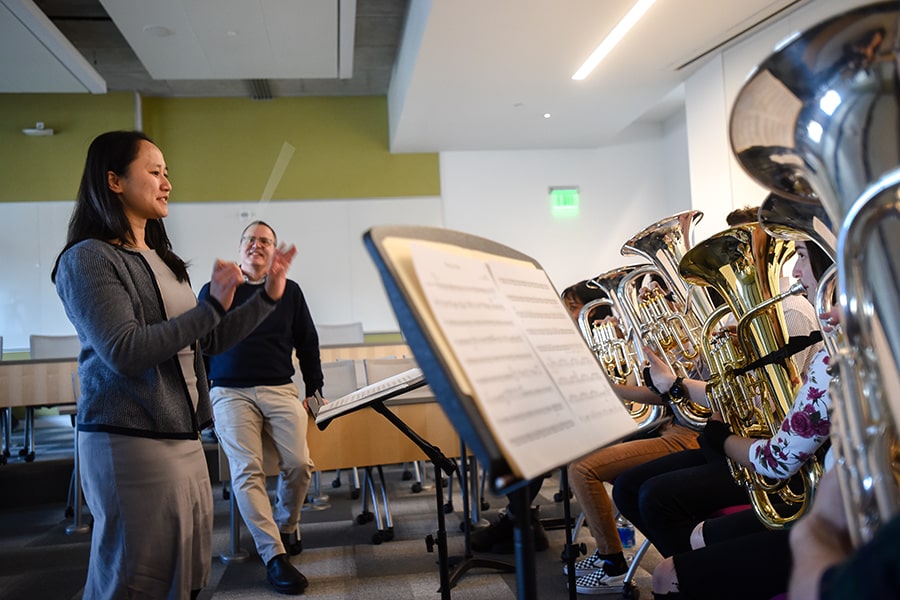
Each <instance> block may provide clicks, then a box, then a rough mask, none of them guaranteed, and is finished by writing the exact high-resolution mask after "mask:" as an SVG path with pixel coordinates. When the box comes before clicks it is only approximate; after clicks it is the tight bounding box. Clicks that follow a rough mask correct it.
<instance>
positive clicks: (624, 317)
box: [578, 265, 666, 432]
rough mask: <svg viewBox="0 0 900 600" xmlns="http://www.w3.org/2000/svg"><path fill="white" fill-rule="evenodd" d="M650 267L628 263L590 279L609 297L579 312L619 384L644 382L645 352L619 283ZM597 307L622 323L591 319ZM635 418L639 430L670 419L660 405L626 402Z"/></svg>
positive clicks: (594, 346)
mask: <svg viewBox="0 0 900 600" xmlns="http://www.w3.org/2000/svg"><path fill="white" fill-rule="evenodd" d="M645 268H650V266H649V265H643V266H636V265H631V266H625V267H619V268H618V269H613V270H611V271H608V272H606V273H601V274H600V275H597V276H596V277H594V278H593V279H589V280H588V281H587V282H586V285H587V286H588V287H590V288H593V289H596V290H599V291H600V292H602V293H603V294H604V296H605V297H603V298H597V299H594V300H591V301H590V302H588V303H586V304H585V305H584V307H583V308H582V309H581V312H580V313H579V315H578V326H579V329H580V330H581V334H582V336H584V338H585V340H586V341H587V342H588V345H589V346H590V348H591V351H592V352H593V353H594V355H595V356H596V357H597V360H598V361H600V364H601V365H602V366H603V368H604V370H605V371H606V373H607V375H608V376H609V378H610V380H611V381H612V382H613V383H616V384H620V385H621V384H626V383H629V382H631V383H633V384H634V385H644V379H643V374H642V372H641V365H642V364H643V362H644V352H643V348H642V347H641V339H640V331H639V330H638V329H637V328H635V326H634V325H633V323H632V321H631V320H630V318H629V315H628V312H627V311H626V310H625V309H624V307H623V304H622V302H623V299H622V297H621V296H620V294H619V284H620V283H621V282H622V281H623V280H624V279H625V278H626V277H628V276H629V275H630V274H631V273H633V272H635V271H637V270H644V269H645ZM597 306H608V307H609V308H610V311H611V313H612V316H613V317H615V318H616V320H617V321H618V326H616V325H614V324H612V323H610V322H605V323H599V322H591V317H590V315H591V313H592V311H593V309H594V308H596V307H597ZM625 406H626V408H628V412H629V413H630V414H631V417H632V418H633V419H634V420H635V421H637V423H638V430H639V431H642V432H645V431H652V430H653V429H655V428H657V427H659V426H660V425H662V423H663V420H664V419H665V418H666V411H665V407H663V406H661V405H657V404H640V403H636V402H627V401H626V402H625Z"/></svg>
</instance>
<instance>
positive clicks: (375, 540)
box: [372, 531, 384, 546]
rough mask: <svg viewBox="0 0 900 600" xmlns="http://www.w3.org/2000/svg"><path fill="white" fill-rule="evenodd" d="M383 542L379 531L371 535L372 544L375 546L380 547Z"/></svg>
mask: <svg viewBox="0 0 900 600" xmlns="http://www.w3.org/2000/svg"><path fill="white" fill-rule="evenodd" d="M383 541H384V539H382V537H381V532H380V531H379V532H377V533H373V534H372V543H373V544H375V545H376V546H378V545H380V544H381V542H383Z"/></svg>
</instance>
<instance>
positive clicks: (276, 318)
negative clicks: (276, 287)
mask: <svg viewBox="0 0 900 600" xmlns="http://www.w3.org/2000/svg"><path fill="white" fill-rule="evenodd" d="M257 290H258V286H257V285H252V284H245V285H242V286H239V287H238V288H237V291H236V292H235V294H234V302H233V303H232V305H231V309H230V310H234V309H235V308H236V307H238V306H240V305H241V304H243V303H244V302H246V301H247V300H248V299H249V298H251V297H252V296H253V294H254V293H255V292H256V291H257ZM208 295H209V284H208V283H207V284H206V285H204V286H203V289H201V290H200V299H201V300H202V299H204V298H206V297H207V296H208ZM294 350H296V351H297V360H298V361H299V363H300V372H301V373H302V374H303V381H304V383H305V384H306V390H305V392H306V396H307V397H308V396H312V395H313V393H314V392H315V391H316V390H320V391H321V389H322V384H323V383H324V378H323V376H322V364H321V360H320V358H319V336H318V334H317V333H316V326H315V324H314V323H313V320H312V316H311V315H310V313H309V307H308V306H307V305H306V298H304V297H303V292H302V291H301V290H300V286H299V285H297V284H296V283H295V282H293V281H291V280H290V279H289V280H288V281H287V284H286V285H285V289H284V295H283V296H282V297H281V300H279V301H278V304H277V305H276V307H275V311H274V312H273V313H272V314H270V315H269V316H268V317H266V319H265V320H264V321H263V322H262V323H260V324H259V326H258V327H257V328H256V329H255V330H254V331H253V333H251V334H250V335H248V336H247V337H246V338H244V339H243V340H241V341H240V342H238V344H237V345H235V346H232V347H231V348H230V349H228V350H226V351H225V352H222V353H220V354H215V355H211V356H209V379H210V386H211V387H215V386H221V387H254V386H258V385H284V384H287V383H290V382H291V378H292V377H293V375H294V365H293V361H292V355H293V351H294Z"/></svg>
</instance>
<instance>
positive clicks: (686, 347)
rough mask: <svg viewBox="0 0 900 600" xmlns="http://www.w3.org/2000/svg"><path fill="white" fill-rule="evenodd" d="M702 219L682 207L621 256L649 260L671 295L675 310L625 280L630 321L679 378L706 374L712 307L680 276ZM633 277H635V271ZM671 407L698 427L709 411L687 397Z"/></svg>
mask: <svg viewBox="0 0 900 600" xmlns="http://www.w3.org/2000/svg"><path fill="white" fill-rule="evenodd" d="M701 218H703V213H702V212H700V211H697V210H688V211H684V212H681V213H678V214H675V215H672V216H670V217H667V218H665V219H662V220H660V221H657V222H656V223H653V224H652V225H649V226H648V227H646V228H644V229H643V230H641V231H640V232H639V233H637V234H636V235H635V236H633V237H632V238H631V239H630V240H628V241H627V242H626V243H625V244H624V245H623V246H622V254H623V255H626V256H628V255H636V256H641V257H643V258H645V259H647V260H649V261H650V262H651V263H652V265H653V266H654V267H655V268H656V272H657V273H658V274H659V275H660V276H661V277H662V278H663V281H664V282H665V286H666V287H667V288H668V290H669V291H670V292H671V293H672V295H673V300H674V302H673V303H674V305H675V307H676V308H675V309H674V310H673V309H672V308H671V307H670V305H669V303H668V301H667V300H666V299H664V298H663V297H662V296H661V295H652V296H650V297H649V298H640V297H639V295H638V291H639V286H638V285H634V284H633V283H631V282H628V283H625V284H623V285H624V287H623V294H626V295H627V297H628V301H627V302H625V303H624V304H625V305H626V306H627V307H629V308H630V309H631V317H632V321H633V322H634V323H635V326H636V327H639V328H640V332H641V337H642V339H643V340H644V341H645V342H646V343H647V344H648V345H649V346H650V347H651V348H654V349H655V350H656V351H657V353H658V354H659V355H660V356H661V357H662V358H663V359H664V360H665V361H666V362H667V363H668V364H669V366H670V367H671V368H672V370H673V371H674V372H675V373H676V374H677V375H680V376H683V377H692V378H699V379H705V378H706V375H707V373H708V369H707V365H706V364H705V362H704V360H703V357H702V355H701V352H700V348H701V346H702V341H701V338H700V332H701V329H702V326H703V323H704V322H705V320H706V319H707V318H708V316H709V315H710V314H711V313H712V311H713V303H712V301H711V300H710V298H709V294H708V293H707V292H706V289H705V288H703V287H698V286H694V285H689V284H688V283H686V282H685V281H684V280H683V279H682V278H681V277H680V276H679V274H678V263H679V262H680V261H681V258H682V257H683V256H684V255H685V253H686V252H687V251H688V250H689V248H690V244H691V231H692V228H693V225H694V223H696V222H697V221H699V220H700V219H701ZM632 277H634V275H632ZM672 409H673V410H674V411H675V412H676V413H677V414H678V416H679V417H680V420H681V421H682V422H683V423H685V424H686V425H687V426H688V427H691V428H692V429H695V430H700V429H702V428H703V425H704V424H705V423H706V419H707V418H709V415H710V411H709V409H707V408H706V407H705V406H701V405H699V404H697V403H695V402H691V401H690V400H688V399H678V400H677V401H676V402H674V403H673V405H672Z"/></svg>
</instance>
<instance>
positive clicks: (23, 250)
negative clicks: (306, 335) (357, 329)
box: [0, 196, 443, 352]
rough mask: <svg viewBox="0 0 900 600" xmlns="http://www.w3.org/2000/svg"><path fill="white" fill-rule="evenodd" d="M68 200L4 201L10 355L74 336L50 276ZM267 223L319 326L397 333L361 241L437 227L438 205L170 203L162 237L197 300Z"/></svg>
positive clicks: (1, 317)
mask: <svg viewBox="0 0 900 600" xmlns="http://www.w3.org/2000/svg"><path fill="white" fill-rule="evenodd" d="M73 205H74V203H73V202H18V203H15V202H14V203H0V251H2V253H3V254H2V255H3V256H4V257H6V260H4V261H3V262H2V263H0V336H3V345H4V350H5V351H6V352H14V351H17V350H26V349H27V348H28V336H29V335H30V334H32V333H40V334H49V335H65V334H70V333H74V329H73V327H72V325H71V324H70V323H69V321H68V319H67V318H66V315H65V312H64V310H63V308H62V304H61V302H60V300H59V297H58V296H57V295H56V289H55V288H54V287H53V284H52V283H51V282H50V271H51V270H52V268H53V262H54V261H55V260H56V255H57V254H58V253H59V251H60V250H61V249H62V246H63V245H64V243H65V239H66V228H67V225H68V221H69V217H70V215H71V213H72V207H73ZM257 219H260V220H263V221H266V222H267V223H269V224H270V225H271V226H272V227H273V228H274V229H275V232H276V234H277V235H278V238H279V241H285V242H289V243H293V244H295V245H296V246H297V248H298V250H299V252H298V255H297V258H296V259H295V260H294V263H293V265H292V266H291V270H290V271H289V273H288V277H290V278H291V279H293V280H294V281H296V282H297V283H299V284H300V287H301V288H302V289H303V292H304V294H305V295H306V299H307V302H308V303H309V307H310V311H311V312H312V315H313V319H314V320H315V321H316V323H322V324H337V323H348V322H353V321H360V322H362V323H363V327H364V329H365V331H366V332H379V331H398V330H399V327H398V325H397V321H396V318H395V317H394V313H393V310H392V309H391V307H390V303H389V301H388V299H387V295H386V294H385V292H384V288H383V287H382V284H381V278H380V277H379V276H378V272H377V271H376V270H375V266H374V264H373V263H372V260H371V258H369V254H368V252H367V251H366V250H365V247H364V246H363V243H362V235H363V233H364V232H365V231H366V230H367V229H368V228H370V227H372V226H375V225H390V224H398V225H431V226H435V227H441V226H443V207H442V201H441V199H440V197H436V196H428V197H413V198H371V199H350V200H302V201H282V200H279V201H278V202H269V203H260V202H247V203H239V202H202V203H173V204H171V205H170V206H169V217H168V218H167V219H166V230H167V231H168V234H169V238H170V239H171V241H172V247H173V249H174V250H175V252H176V253H177V254H178V255H179V256H181V257H182V258H183V259H184V260H185V261H188V262H189V263H190V265H189V273H190V276H191V285H192V287H193V288H194V292H195V293H196V292H199V291H200V288H201V287H202V286H203V284H204V283H206V282H207V281H208V280H209V275H210V273H211V272H212V265H213V261H214V260H215V259H216V258H222V259H225V260H233V261H237V260H238V244H239V240H240V235H241V231H242V230H243V229H244V227H245V226H246V225H247V224H248V223H250V222H251V221H254V220H257Z"/></svg>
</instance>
